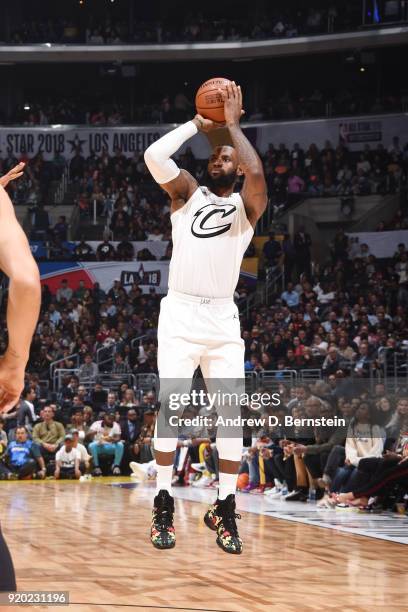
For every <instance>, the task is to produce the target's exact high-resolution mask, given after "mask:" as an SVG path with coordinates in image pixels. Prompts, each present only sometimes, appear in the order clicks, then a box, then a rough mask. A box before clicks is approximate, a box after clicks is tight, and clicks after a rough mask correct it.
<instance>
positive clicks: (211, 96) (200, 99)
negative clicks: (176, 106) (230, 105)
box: [195, 77, 230, 123]
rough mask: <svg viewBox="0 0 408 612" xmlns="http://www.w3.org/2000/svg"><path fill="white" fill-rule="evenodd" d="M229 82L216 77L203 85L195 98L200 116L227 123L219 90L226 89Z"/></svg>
mask: <svg viewBox="0 0 408 612" xmlns="http://www.w3.org/2000/svg"><path fill="white" fill-rule="evenodd" d="M229 82H230V81H229V80H228V79H224V78H223V77H216V78H214V79H210V80H209V81H206V82H205V83H203V84H202V85H201V87H200V88H199V89H198V91H197V93H196V97H195V105H196V108H197V113H198V114H199V115H201V116H202V117H205V118H206V119H211V120H212V121H216V122H217V123H222V122H223V121H225V117H224V102H223V101H222V98H221V94H220V92H219V91H218V90H219V89H223V88H225V86H226V85H228V83H229Z"/></svg>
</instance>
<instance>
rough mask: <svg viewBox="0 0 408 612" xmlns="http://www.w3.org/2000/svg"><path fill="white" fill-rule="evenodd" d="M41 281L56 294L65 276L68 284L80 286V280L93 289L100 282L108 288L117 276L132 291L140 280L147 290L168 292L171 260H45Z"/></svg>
mask: <svg viewBox="0 0 408 612" xmlns="http://www.w3.org/2000/svg"><path fill="white" fill-rule="evenodd" d="M39 268H40V275H41V284H42V285H48V287H49V289H50V291H51V292H52V293H55V292H56V291H57V289H59V288H60V287H61V281H62V279H65V278H66V279H67V281H68V286H69V287H71V289H74V290H75V289H76V288H77V287H78V283H79V281H80V280H83V281H84V283H85V286H86V287H87V288H89V289H91V288H92V287H93V284H94V283H99V284H100V287H101V289H103V290H104V291H108V290H109V289H110V288H111V287H112V285H113V282H114V280H115V279H119V280H120V282H121V283H122V285H123V287H124V288H125V289H126V290H129V289H130V287H131V285H133V283H137V284H138V285H139V286H140V288H141V289H142V291H143V293H149V291H150V289H152V288H153V289H155V290H156V292H157V293H167V285H168V282H167V281H168V275H169V263H168V262H167V261H130V262H125V261H123V262H74V263H73V262H61V261H60V262H57V261H56V262H48V261H47V262H44V263H40V264H39Z"/></svg>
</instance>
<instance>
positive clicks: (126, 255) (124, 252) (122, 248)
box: [116, 239, 135, 261]
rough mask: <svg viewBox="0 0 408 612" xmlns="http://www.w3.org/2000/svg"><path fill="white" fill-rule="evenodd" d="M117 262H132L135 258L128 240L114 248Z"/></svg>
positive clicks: (133, 250)
mask: <svg viewBox="0 0 408 612" xmlns="http://www.w3.org/2000/svg"><path fill="white" fill-rule="evenodd" d="M116 256H117V259H118V261H132V260H133V259H134V258H135V249H134V247H133V244H132V243H131V242H129V240H126V239H124V240H122V242H119V244H118V246H117V248H116Z"/></svg>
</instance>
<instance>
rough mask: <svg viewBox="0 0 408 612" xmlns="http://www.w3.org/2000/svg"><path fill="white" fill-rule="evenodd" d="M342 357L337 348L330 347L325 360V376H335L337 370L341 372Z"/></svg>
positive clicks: (323, 370) (323, 368)
mask: <svg viewBox="0 0 408 612" xmlns="http://www.w3.org/2000/svg"><path fill="white" fill-rule="evenodd" d="M340 365H341V361H340V355H339V352H338V350H337V347H336V346H330V347H329V349H328V351H327V355H326V357H325V360H324V361H323V365H322V372H323V375H324V376H330V374H335V373H336V372H337V370H340Z"/></svg>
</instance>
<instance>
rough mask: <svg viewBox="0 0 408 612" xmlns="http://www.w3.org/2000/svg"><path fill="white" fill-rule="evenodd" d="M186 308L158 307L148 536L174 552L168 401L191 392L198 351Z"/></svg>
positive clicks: (173, 444) (173, 441)
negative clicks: (157, 390) (156, 407)
mask: <svg viewBox="0 0 408 612" xmlns="http://www.w3.org/2000/svg"><path fill="white" fill-rule="evenodd" d="M189 306H190V305H189V304H185V303H184V302H180V301H179V300H177V301H176V300H172V299H171V298H170V297H169V296H167V297H166V298H164V299H163V300H162V302H161V305H160V318H159V326H158V354H157V362H158V370H159V376H160V398H159V399H160V402H161V408H160V411H159V414H158V416H157V420H156V427H155V435H154V458H155V461H156V469H157V480H156V496H155V498H154V502H153V512H152V525H151V534H150V538H151V542H152V544H153V546H155V547H156V548H159V549H164V548H173V547H174V546H175V544H176V534H175V530H174V524H173V515H174V499H173V496H172V490H171V481H172V477H173V465H174V458H175V451H176V448H177V432H176V431H171V430H170V428H169V427H168V423H167V418H168V416H169V411H168V398H169V396H170V393H172V392H174V393H183V392H188V391H189V390H190V387H191V380H192V377H193V374H194V371H195V369H196V367H197V365H198V356H197V350H198V349H197V347H195V346H194V344H192V343H191V342H189V341H188V340H187V339H185V336H186V334H187V333H188V329H187V326H188V324H189V323H190V319H191V317H190V313H189ZM171 434H173V435H171Z"/></svg>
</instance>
